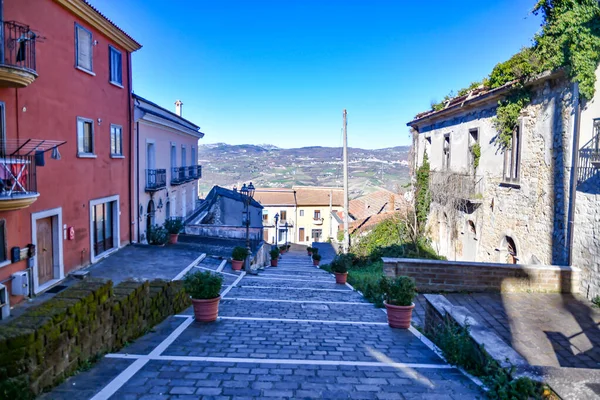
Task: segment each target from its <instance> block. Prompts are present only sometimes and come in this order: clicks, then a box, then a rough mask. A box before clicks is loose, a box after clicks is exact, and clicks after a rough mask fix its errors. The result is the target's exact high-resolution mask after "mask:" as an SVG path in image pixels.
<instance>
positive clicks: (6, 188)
mask: <svg viewBox="0 0 600 400" xmlns="http://www.w3.org/2000/svg"><path fill="white" fill-rule="evenodd" d="M36 193H37V176H36V164H35V156H18V155H15V156H2V155H0V199H6V198H14V197H17V196H23V195H32V194H36Z"/></svg>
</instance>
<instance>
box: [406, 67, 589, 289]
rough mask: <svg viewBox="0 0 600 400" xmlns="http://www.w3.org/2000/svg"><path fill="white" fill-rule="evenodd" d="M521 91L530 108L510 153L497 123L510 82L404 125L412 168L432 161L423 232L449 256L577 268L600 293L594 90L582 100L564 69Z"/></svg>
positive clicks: (585, 281)
mask: <svg viewBox="0 0 600 400" xmlns="http://www.w3.org/2000/svg"><path fill="white" fill-rule="evenodd" d="M597 75H598V73H597ZM597 86H598V84H597ZM527 87H528V89H530V91H531V92H532V93H533V96H532V102H531V103H530V104H529V105H528V106H527V107H525V108H524V110H522V112H521V114H520V117H519V123H518V126H517V128H516V129H515V131H514V132H513V135H512V138H511V146H510V147H508V148H503V147H502V146H500V145H499V140H498V132H497V130H496V128H495V127H494V118H495V116H496V108H497V104H498V101H499V100H501V99H503V98H504V97H505V96H506V95H507V94H508V93H509V92H510V89H511V86H510V84H507V85H505V86H503V87H500V88H497V89H493V90H487V89H483V88H479V89H475V90H473V91H471V92H470V93H468V94H466V95H464V96H461V97H457V98H455V99H453V100H451V101H450V102H448V103H447V104H446V105H445V108H444V109H442V110H440V111H428V112H426V113H422V114H419V115H417V117H416V118H415V120H414V121H411V122H410V123H409V126H410V127H411V128H412V129H413V153H414V160H413V164H414V165H415V166H416V167H417V168H418V167H419V166H421V165H422V163H423V159H424V154H425V153H427V155H428V158H429V163H430V170H431V172H430V184H429V188H430V193H431V196H432V205H431V210H430V213H429V219H428V232H429V235H430V237H431V239H432V241H433V243H434V246H435V247H436V248H437V250H438V252H439V253H440V254H441V255H444V256H446V257H447V258H448V259H449V260H458V261H461V260H464V261H481V262H506V263H518V264H546V265H550V264H554V265H573V266H576V267H580V268H581V269H582V277H583V279H582V281H583V282H582V290H583V291H584V292H585V293H586V294H588V295H590V296H592V295H596V294H598V293H599V290H600V284H599V281H598V278H599V272H600V271H599V266H600V250H599V249H600V235H599V232H600V225H599V224H600V222H599V221H600V213H599V207H598V205H599V201H600V197H599V196H598V194H599V193H600V190H599V189H600V184H599V182H600V181H599V180H598V169H597V167H598V166H600V165H598V164H597V163H596V164H594V162H593V161H594V159H597V155H598V149H599V146H598V141H599V136H598V135H599V133H600V123H599V121H600V120H599V118H600V104H599V99H600V97H599V95H598V89H597V94H596V96H595V97H594V98H593V99H591V100H589V101H587V102H582V101H580V97H579V94H578V87H577V84H574V83H572V82H570V81H569V80H568V79H567V78H566V77H565V76H564V74H563V73H562V72H560V71H559V72H555V73H545V74H542V75H540V76H538V77H537V78H536V79H533V80H531V81H529V82H528V83H527ZM476 148H477V149H478V150H480V151H479V153H480V154H479V155H477V151H474V149H476ZM595 157H596V158H595ZM415 170H416V168H415Z"/></svg>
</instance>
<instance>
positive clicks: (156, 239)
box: [146, 225, 169, 246]
mask: <svg viewBox="0 0 600 400" xmlns="http://www.w3.org/2000/svg"><path fill="white" fill-rule="evenodd" d="M146 237H147V240H148V243H149V244H153V245H157V246H162V245H164V244H165V243H167V242H168V241H169V232H167V230H166V229H165V228H163V227H162V226H160V225H152V226H151V227H150V229H149V230H148V231H147V232H146Z"/></svg>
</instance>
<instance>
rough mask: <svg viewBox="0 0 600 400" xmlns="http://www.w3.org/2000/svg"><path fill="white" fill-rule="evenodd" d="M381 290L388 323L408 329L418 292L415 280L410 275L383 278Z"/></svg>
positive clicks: (393, 326)
mask: <svg viewBox="0 0 600 400" xmlns="http://www.w3.org/2000/svg"><path fill="white" fill-rule="evenodd" d="M380 288H381V292H382V293H383V299H384V302H383V304H385V308H386V310H387V316H388V324H389V325H390V326H391V327H392V328H401V329H408V328H410V320H411V318H412V312H413V309H414V308H415V303H413V300H414V298H415V294H416V287H415V281H414V280H413V279H412V278H410V277H408V276H397V277H396V278H385V277H384V278H381V281H380Z"/></svg>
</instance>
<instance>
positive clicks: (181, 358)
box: [106, 354, 454, 369]
mask: <svg viewBox="0 0 600 400" xmlns="http://www.w3.org/2000/svg"><path fill="white" fill-rule="evenodd" d="M106 357H107V358H121V359H126V360H143V359H147V360H156V361H201V362H202V361H204V362H215V363H218V362H224V363H252V364H285V365H350V366H356V367H393V368H421V369H452V368H454V367H453V366H451V365H448V364H420V363H399V362H390V363H384V362H377V361H335V360H306V359H289V358H284V359H274V358H234V357H194V356H151V355H142V354H107V355H106Z"/></svg>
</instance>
